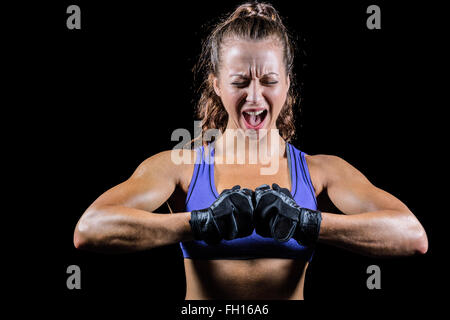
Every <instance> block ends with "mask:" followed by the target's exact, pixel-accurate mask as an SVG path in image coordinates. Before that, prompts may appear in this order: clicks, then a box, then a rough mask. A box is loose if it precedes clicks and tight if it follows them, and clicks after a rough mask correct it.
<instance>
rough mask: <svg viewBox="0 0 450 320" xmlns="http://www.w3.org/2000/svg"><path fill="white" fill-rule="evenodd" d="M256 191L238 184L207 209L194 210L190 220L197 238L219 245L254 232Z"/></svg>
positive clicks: (224, 192)
mask: <svg viewBox="0 0 450 320" xmlns="http://www.w3.org/2000/svg"><path fill="white" fill-rule="evenodd" d="M252 196H253V191H252V190H250V189H245V188H244V189H241V187H240V186H238V185H236V186H234V187H233V188H232V189H231V190H230V189H225V190H223V191H222V193H221V194H220V195H219V198H217V199H216V201H214V203H213V204H212V205H211V206H210V207H209V208H206V209H203V210H193V211H192V212H191V220H190V221H189V223H190V225H191V228H192V232H193V234H194V238H195V239H196V240H204V241H205V242H206V243H208V244H215V243H218V242H220V241H221V240H222V239H225V240H232V239H236V238H242V237H246V236H249V235H251V234H252V232H253V202H252Z"/></svg>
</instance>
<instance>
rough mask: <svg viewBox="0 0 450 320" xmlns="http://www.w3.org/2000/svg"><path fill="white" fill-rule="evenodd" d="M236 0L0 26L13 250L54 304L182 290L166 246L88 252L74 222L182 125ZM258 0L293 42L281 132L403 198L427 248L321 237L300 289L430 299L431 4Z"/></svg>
mask: <svg viewBox="0 0 450 320" xmlns="http://www.w3.org/2000/svg"><path fill="white" fill-rule="evenodd" d="M240 3H241V2H240V1H215V2H212V1H185V2H173V1H165V2H158V3H154V2H149V1H146V2H141V1H95V3H93V1H91V2H88V1H70V2H69V1H58V2H54V3H53V4H51V3H46V4H39V5H37V4H34V5H27V6H25V5H24V6H23V7H22V8H21V9H20V10H21V11H19V18H18V19H16V20H15V21H14V22H12V23H11V25H10V26H11V27H12V28H11V29H12V30H14V31H17V32H18V34H19V36H14V34H13V33H11V34H10V36H11V39H10V40H12V42H11V47H12V48H14V49H17V51H16V52H15V53H13V54H12V55H11V57H10V59H9V60H7V62H8V63H9V64H10V66H12V67H13V68H15V70H16V72H13V73H11V77H10V83H11V84H13V85H14V84H18V85H19V88H17V89H16V90H17V91H15V90H13V89H11V90H12V91H11V92H10V93H12V94H14V96H15V100H14V103H13V104H12V105H13V107H17V108H16V109H15V111H16V112H17V114H16V116H17V117H18V118H19V119H20V123H21V126H23V128H26V130H23V131H22V133H25V136H24V138H21V139H22V140H21V141H22V142H23V144H20V143H19V144H17V145H16V148H18V149H21V150H19V151H22V152H25V154H26V155H25V156H24V157H21V159H20V164H21V165H22V169H23V170H24V171H25V173H26V174H28V173H30V174H31V173H35V174H36V175H34V176H33V179H30V178H29V180H30V181H29V183H28V186H31V189H32V190H33V192H32V193H33V194H32V195H31V196H30V198H29V199H30V200H29V201H27V202H29V203H28V204H30V203H31V204H32V205H33V206H34V208H35V209H34V211H33V214H32V216H33V219H36V222H39V223H40V225H43V226H45V227H43V228H42V229H41V228H39V230H38V232H37V233H38V236H37V237H36V238H34V240H33V241H32V242H31V243H28V244H26V245H23V246H22V248H21V250H20V255H21V256H22V257H25V258H26V259H30V260H31V259H32V258H31V257H37V259H39V264H40V266H41V267H43V269H45V276H44V275H42V276H40V278H41V279H40V280H43V283H45V284H43V285H41V286H40V287H38V288H37V289H38V290H45V291H47V292H49V293H51V295H52V297H53V298H54V299H62V300H63V301H66V302H67V301H68V302H70V301H75V300H76V301H80V299H81V301H88V300H92V299H99V298H100V297H107V296H114V297H118V298H122V297H123V298H130V297H141V298H144V299H146V300H147V301H155V300H168V301H174V300H182V299H184V294H185V278H184V270H183V260H182V255H181V251H180V249H179V246H178V245H173V246H168V247H164V248H158V249H154V250H150V251H147V252H140V253H133V254H123V255H104V254H97V253H89V252H82V251H77V250H76V249H75V248H74V246H73V243H72V237H73V230H74V227H75V224H76V222H77V221H78V219H79V217H80V216H81V214H82V213H83V212H84V210H85V209H86V208H87V207H88V206H89V205H90V203H92V201H94V200H95V199H96V198H97V197H98V196H99V195H100V194H101V193H102V192H104V191H106V190H107V189H109V188H110V187H112V186H114V185H116V184H118V183H120V182H122V181H124V180H125V179H127V178H128V177H129V176H130V175H131V174H132V172H133V171H134V169H135V168H136V167H137V166H138V165H139V164H140V163H141V162H142V161H143V160H145V159H146V158H147V157H149V156H151V155H153V154H155V153H157V152H160V151H163V150H168V149H171V148H172V147H173V146H175V144H176V142H172V141H171V140H170V137H171V133H172V131H173V130H175V129H177V128H186V129H188V130H190V131H191V132H192V131H193V120H194V117H193V107H194V101H195V99H196V98H197V95H196V94H195V87H194V85H193V81H192V80H193V74H192V72H191V69H192V67H193V66H194V64H195V62H196V58H197V57H198V54H199V53H200V45H201V39H202V38H203V37H204V36H205V35H206V31H207V28H206V26H207V25H209V24H210V23H211V22H215V21H217V20H216V19H217V17H219V16H221V15H223V14H224V13H227V12H229V11H231V10H233V9H234V7H235V6H236V5H238V4H240ZM272 3H273V4H274V6H275V7H276V8H277V9H278V10H279V12H280V14H281V16H282V17H285V22H286V24H287V26H288V28H289V29H290V30H291V31H292V32H293V33H294V34H296V35H297V37H298V41H297V45H298V47H299V49H300V50H299V55H298V58H297V60H296V73H297V76H298V82H299V83H301V88H300V90H301V91H300V92H301V95H302V101H301V112H300V114H299V117H298V120H297V128H298V137H297V139H296V141H295V142H294V145H296V146H297V147H298V148H299V149H301V150H302V151H305V152H306V153H308V154H319V153H320V154H334V155H338V156H340V157H342V158H344V159H345V160H347V161H348V162H350V163H351V164H352V165H354V166H355V167H356V168H358V169H359V170H360V171H362V172H363V173H364V174H365V175H366V176H367V177H368V178H369V180H371V181H372V182H373V183H374V184H375V185H376V186H378V187H380V188H382V189H384V190H386V191H388V192H390V193H392V194H393V195H395V196H396V197H398V198H399V199H401V200H402V201H403V202H404V203H405V204H406V205H407V206H408V207H409V208H410V209H411V210H412V211H413V212H414V213H415V215H416V216H417V217H418V218H419V220H420V222H421V223H422V224H423V226H424V227H425V229H426V231H427V234H428V239H429V250H428V253H427V254H426V255H424V256H417V257H409V258H396V259H372V258H366V257H362V256H359V255H356V254H353V253H350V252H346V251H344V250H340V249H337V248H333V247H329V246H325V245H319V246H318V248H317V250H316V253H315V256H314V259H313V261H312V263H311V264H310V266H309V268H308V271H307V278H306V282H305V298H306V299H308V300H313V301H322V300H324V299H325V300H326V299H335V298H339V299H346V300H349V301H350V300H355V299H368V300H370V299H375V298H377V299H379V298H381V299H385V300H386V301H388V300H391V301H392V300H396V299H399V298H421V299H422V298H423V299H425V298H430V296H432V295H433V292H434V289H433V288H434V287H436V286H438V284H437V283H436V281H438V277H439V274H440V273H439V272H440V271H439V267H438V266H437V263H436V259H435V248H436V246H435V245H436V241H435V236H436V235H435V233H434V231H435V228H434V225H435V223H436V214H437V213H435V212H433V211H432V210H431V212H430V210H429V208H430V205H431V204H432V203H434V198H435V192H436V189H437V185H436V183H435V181H433V180H432V179H433V177H434V176H436V175H439V174H440V173H439V171H438V164H437V160H436V157H435V149H434V146H433V143H434V142H435V138H436V137H439V136H437V135H435V132H434V130H436V127H435V126H433V125H432V124H433V123H434V121H435V118H436V110H437V109H438V108H439V106H440V103H438V102H436V100H435V99H436V98H435V91H437V90H438V89H437V86H435V80H434V79H435V76H434V75H435V73H436V72H439V71H438V70H437V67H438V65H437V63H436V57H437V52H439V49H438V48H439V46H440V45H441V43H442V37H441V34H440V31H442V30H440V29H439V26H438V22H439V21H440V20H439V19H438V18H437V15H438V14H439V11H440V10H441V9H440V8H439V7H437V6H435V5H431V4H429V5H425V4H423V3H422V4H413V3H411V2H396V5H394V4H392V3H388V2H380V1H370V2H368V1H360V2H350V1H334V2H333V1H326V2H325V1H272ZM70 4H77V5H79V6H80V8H81V24H82V29H81V30H68V29H67V28H66V19H67V17H68V14H66V8H67V6H68V5H70ZM370 4H377V5H379V6H380V8H381V26H382V28H381V30H368V29H367V28H366V19H367V17H368V14H367V13H366V8H367V6H368V5H370ZM37 13H38V14H37ZM25 88H26V89H25ZM21 106H22V107H21ZM19 109H20V110H19ZM17 130H19V129H17ZM25 143H26V144H25ZM22 188H23V186H22ZM36 201H37V202H36ZM36 204H37V205H36ZM36 208H38V209H36ZM165 210H166V209H165V208H161V209H160V211H161V212H165ZM33 221H34V220H33ZM30 224H31V223H30ZM36 226H37V225H36ZM31 227H33V225H31ZM34 231H36V230H34ZM33 261H36V260H33ZM72 264H75V265H79V266H80V268H81V270H82V289H81V290H68V289H67V287H66V278H67V276H68V275H67V274H66V268H67V267H68V266H69V265H72ZM371 264H376V265H378V266H380V268H381V286H382V289H381V290H368V289H367V287H366V279H367V277H368V274H366V268H367V267H368V266H369V265H371ZM29 265H30V264H27V266H29ZM149 305H150V306H151V305H152V304H151V302H149ZM157 305H158V303H155V304H154V306H155V307H156V306H157Z"/></svg>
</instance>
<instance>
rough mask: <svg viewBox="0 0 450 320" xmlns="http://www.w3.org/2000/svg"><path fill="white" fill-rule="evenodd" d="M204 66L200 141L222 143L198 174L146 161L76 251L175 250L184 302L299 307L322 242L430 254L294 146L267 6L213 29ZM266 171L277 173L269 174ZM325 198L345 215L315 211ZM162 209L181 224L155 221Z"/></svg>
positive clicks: (290, 102) (361, 192) (287, 51)
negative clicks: (271, 302) (204, 135)
mask: <svg viewBox="0 0 450 320" xmlns="http://www.w3.org/2000/svg"><path fill="white" fill-rule="evenodd" d="M200 66H201V67H202V70H203V71H204V77H205V78H204V79H205V81H204V84H203V86H202V89H203V92H202V96H201V98H200V101H199V104H198V109H197V112H198V116H199V118H200V119H201V120H202V130H203V132H206V131H207V130H208V129H218V130H219V131H220V133H221V135H219V136H217V137H216V139H214V140H213V141H212V142H210V143H206V142H205V143H203V144H201V145H200V146H198V147H197V148H195V149H194V150H191V151H189V152H190V153H191V156H192V160H193V161H192V162H191V163H182V164H176V163H175V162H174V161H173V157H172V156H173V153H172V151H170V150H169V151H164V152H161V153H158V154H156V155H154V156H152V157H150V158H149V159H147V160H145V161H144V162H143V163H142V164H141V165H140V166H139V167H138V168H137V169H136V171H135V172H134V173H133V175H132V176H131V177H130V178H129V179H128V180H126V181H125V182H123V183H121V184H119V185H117V186H115V187H113V188H112V189H110V190H108V191H106V192H105V193H104V194H103V195H101V196H100V197H99V198H98V199H97V200H95V201H94V203H92V205H91V206H90V207H89V208H88V209H87V210H86V212H85V213H84V214H83V216H82V217H81V218H80V220H79V222H78V224H77V226H76V229H75V234H74V244H75V246H76V247H77V248H82V249H89V250H101V251H113V252H122V251H134V250H147V249H151V248H154V247H158V246H164V245H168V244H173V243H180V245H181V249H182V251H183V254H184V257H185V259H184V263H185V272H186V281H187V292H186V299H303V285H304V280H305V272H306V268H307V266H308V262H309V261H310V259H311V257H312V254H313V251H314V244H315V243H316V242H317V241H320V242H323V243H327V244H330V245H334V246H338V247H341V248H345V249H348V250H351V251H353V252H357V253H360V254H364V255H369V256H405V255H412V254H417V253H418V254H423V253H425V252H426V251H427V246H428V242H427V236H426V233H425V231H424V229H423V227H422V226H421V224H420V223H419V222H418V220H417V219H416V218H415V216H414V215H413V214H412V213H411V211H410V210H409V209H408V208H407V207H406V206H405V205H404V204H403V203H402V202H401V201H400V200H398V199H397V198H395V197H394V196H393V195H391V194H389V193H387V192H385V191H383V190H381V189H379V188H377V187H375V186H374V185H373V184H371V183H370V182H369V181H368V179H367V178H366V177H365V176H364V175H363V174H362V173H361V172H359V171H358V170H357V169H355V168H354V167H353V166H351V165H350V164H349V163H347V162H346V161H345V160H343V159H341V158H339V157H336V156H331V155H307V154H305V153H303V152H302V151H300V150H298V149H297V148H296V147H294V146H293V145H292V144H290V143H289V141H290V140H291V138H292V137H293V135H294V133H295V127H294V123H293V116H294V105H295V91H294V89H295V88H294V86H293V82H294V78H293V73H292V67H293V50H292V43H291V40H290V38H289V36H288V33H287V31H286V29H285V26H284V25H283V23H282V21H281V19H280V17H279V15H278V13H277V11H276V10H275V9H274V8H273V7H272V6H271V5H269V4H262V3H251V4H243V5H241V6H239V7H238V8H237V9H236V10H235V11H234V12H233V13H232V14H231V15H230V16H229V17H228V18H226V19H225V20H224V21H222V22H221V23H220V24H218V25H217V26H216V27H215V29H214V30H213V31H212V33H211V34H210V36H209V37H208V39H207V41H206V42H205V47H204V54H203V57H202V60H201V63H200ZM229 133H232V134H229ZM236 141H237V143H236ZM255 145H256V146H258V148H254V147H252V146H255ZM263 146H264V148H263ZM261 150H264V151H263V152H261ZM230 155H232V156H234V159H241V161H239V162H238V161H236V160H235V161H232V162H231V163H230V161H229V158H227V157H229V156H230ZM263 158H264V159H263ZM227 159H228V161H227ZM252 159H253V160H252ZM255 159H256V161H255ZM267 163H271V164H276V166H274V168H275V170H272V172H269V173H267V171H266V172H264V170H263V169H264V168H266V169H267ZM322 192H326V193H327V195H328V197H329V198H330V200H331V201H332V202H333V203H334V205H335V206H336V207H337V208H338V209H339V210H340V211H341V212H342V213H344V214H336V213H332V212H321V211H319V208H317V202H316V197H317V196H318V195H319V194H321V193H322ZM166 201H168V202H169V203H170V207H172V209H173V211H174V212H175V213H173V214H155V213H152V212H153V211H155V210H156V209H157V208H159V207H160V206H161V205H162V204H163V203H164V202H166Z"/></svg>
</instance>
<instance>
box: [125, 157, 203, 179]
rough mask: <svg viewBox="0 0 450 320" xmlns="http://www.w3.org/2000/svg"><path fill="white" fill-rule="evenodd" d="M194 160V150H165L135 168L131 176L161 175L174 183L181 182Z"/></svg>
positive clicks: (149, 176) (147, 176)
mask: <svg viewBox="0 0 450 320" xmlns="http://www.w3.org/2000/svg"><path fill="white" fill-rule="evenodd" d="M195 160H196V151H195V150H183V151H181V150H165V151H161V152H159V153H156V154H154V155H152V156H150V157H148V158H147V159H145V160H144V161H142V163H141V164H140V165H139V166H138V167H137V168H136V170H135V171H134V173H133V175H132V178H134V179H146V178H155V177H161V178H164V179H168V180H172V181H173V182H174V183H175V184H179V183H180V182H183V180H184V179H185V176H186V175H187V174H188V173H189V171H192V170H191V169H192V168H193V165H194V163H195Z"/></svg>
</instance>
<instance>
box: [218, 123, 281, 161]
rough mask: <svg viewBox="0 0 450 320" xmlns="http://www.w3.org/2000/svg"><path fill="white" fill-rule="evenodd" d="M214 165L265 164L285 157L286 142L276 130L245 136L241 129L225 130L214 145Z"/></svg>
mask: <svg viewBox="0 0 450 320" xmlns="http://www.w3.org/2000/svg"><path fill="white" fill-rule="evenodd" d="M214 149H215V151H214V158H215V162H216V163H226V164H267V163H269V162H272V161H273V160H274V159H275V158H276V159H279V158H281V157H284V156H285V150H286V142H285V141H284V139H283V138H282V137H281V136H280V134H279V132H278V130H277V129H273V130H266V132H264V131H261V130H260V132H259V134H258V135H257V134H253V135H252V134H245V133H244V131H243V130H241V129H226V130H225V132H224V133H223V134H221V135H220V136H219V137H217V138H216V140H215V143H214Z"/></svg>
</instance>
